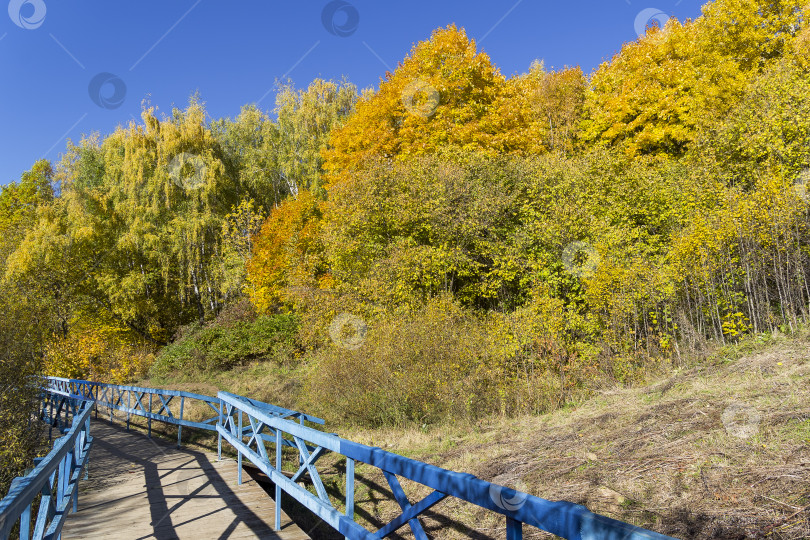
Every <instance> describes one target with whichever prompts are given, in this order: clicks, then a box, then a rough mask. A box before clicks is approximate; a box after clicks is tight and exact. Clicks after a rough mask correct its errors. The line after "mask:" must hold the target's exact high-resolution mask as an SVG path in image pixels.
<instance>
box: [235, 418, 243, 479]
mask: <svg viewBox="0 0 810 540" xmlns="http://www.w3.org/2000/svg"><path fill="white" fill-rule="evenodd" d="M244 439H245V437H244V435H242V411H239V440H240V441H243V440H244ZM236 483H237V485H240V486H241V485H242V452H241V451H238V452H236Z"/></svg>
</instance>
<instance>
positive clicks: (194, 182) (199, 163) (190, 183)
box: [169, 152, 208, 191]
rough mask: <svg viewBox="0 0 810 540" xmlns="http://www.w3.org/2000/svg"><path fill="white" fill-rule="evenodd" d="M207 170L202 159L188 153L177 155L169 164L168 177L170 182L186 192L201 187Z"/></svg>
mask: <svg viewBox="0 0 810 540" xmlns="http://www.w3.org/2000/svg"><path fill="white" fill-rule="evenodd" d="M207 170H208V167H206V165H205V161H204V160H203V158H201V157H200V156H198V155H197V154H191V153H189V152H182V153H180V154H177V155H176V156H174V157H173V158H172V160H171V161H170V162H169V176H170V177H171V179H172V181H173V182H174V183H175V184H177V186H179V187H181V188H183V189H185V190H188V191H190V190H194V189H199V188H201V187H202V186H203V184H204V183H205V173H206V171H207Z"/></svg>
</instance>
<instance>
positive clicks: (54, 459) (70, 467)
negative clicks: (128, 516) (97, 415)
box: [0, 397, 93, 540]
mask: <svg viewBox="0 0 810 540" xmlns="http://www.w3.org/2000/svg"><path fill="white" fill-rule="evenodd" d="M57 401H59V402H61V404H60V405H56V402H57ZM51 404H52V405H55V406H57V407H58V409H57V410H56V411H54V410H51V411H50V412H49V415H48V416H49V418H50V420H51V425H55V426H57V427H62V426H66V425H67V424H69V423H70V424H72V427H70V428H69V429H67V430H66V431H67V432H66V433H65V435H64V436H63V437H60V438H58V439H57V440H56V441H54V445H53V449H52V450H51V451H50V452H49V453H48V455H47V456H46V457H44V458H43V459H41V460H36V461H37V465H36V466H35V467H34V470H33V471H31V472H30V473H28V474H27V475H25V476H23V477H18V478H15V479H14V481H13V482H12V483H11V488H10V489H9V492H8V495H7V496H6V497H5V498H3V500H2V501H0V538H4V539H5V538H8V537H9V535H10V534H11V532H12V529H14V527H15V525H18V526H19V528H18V533H19V537H20V538H21V539H23V540H28V538H35V539H43V538H44V539H48V540H51V539H56V538H59V534H60V532H61V531H62V527H63V526H64V524H65V518H66V517H67V514H68V512H69V511H70V510H71V507H72V510H73V511H74V512H75V511H76V510H77V505H78V482H79V477H80V476H81V474H82V471H83V470H84V468H85V465H86V464H87V457H88V453H89V451H90V446H91V445H92V442H93V439H92V437H90V413H91V412H92V402H89V401H84V400H77V399H74V398H68V397H65V399H59V400H54V401H51ZM62 413H64V414H65V416H66V417H68V416H69V415H71V414H73V419H72V422H70V420H69V418H65V420H64V421H63V420H62ZM37 495H41V498H40V499H39V505H38V507H37V508H36V510H34V505H35V500H36V497H37ZM71 502H72V505H71ZM32 517H33V520H32Z"/></svg>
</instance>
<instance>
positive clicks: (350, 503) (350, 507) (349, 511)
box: [346, 457, 354, 539]
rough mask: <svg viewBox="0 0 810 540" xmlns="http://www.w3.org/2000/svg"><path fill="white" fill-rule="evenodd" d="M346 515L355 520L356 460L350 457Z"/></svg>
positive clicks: (348, 460) (347, 464) (347, 468)
mask: <svg viewBox="0 0 810 540" xmlns="http://www.w3.org/2000/svg"><path fill="white" fill-rule="evenodd" d="M346 517H347V518H349V519H350V520H352V521H354V460H353V459H352V458H350V457H347V458H346ZM346 538H347V539H348V538H349V537H348V536H347V537H346Z"/></svg>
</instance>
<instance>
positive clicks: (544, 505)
mask: <svg viewBox="0 0 810 540" xmlns="http://www.w3.org/2000/svg"><path fill="white" fill-rule="evenodd" d="M217 396H218V397H219V399H220V401H221V402H222V405H223V414H222V418H221V421H220V423H219V424H217V432H218V433H219V436H220V438H221V439H224V440H225V441H227V442H228V443H229V444H230V445H231V446H233V447H234V448H235V449H236V450H237V452H238V456H239V462H240V465H241V460H242V456H245V457H246V458H248V459H249V460H250V461H251V462H252V463H253V464H254V465H255V466H256V467H257V468H258V469H259V470H261V471H262V472H263V473H264V474H266V475H267V476H268V477H269V478H270V479H271V480H272V481H273V483H274V484H275V486H276V494H275V495H276V500H277V501H278V500H280V499H281V491H282V490H283V491H285V492H286V493H287V494H289V495H290V496H292V497H293V498H294V499H296V500H297V501H298V502H300V503H301V504H302V505H304V506H305V507H306V508H308V509H309V510H310V511H311V512H313V513H314V514H315V515H317V516H318V517H319V518H321V519H322V520H323V521H325V522H326V523H328V524H329V525H331V526H332V527H333V528H335V529H336V530H338V531H339V532H340V533H341V534H343V535H344V536H345V537H346V538H350V539H366V538H368V539H371V538H384V537H385V536H387V535H389V534H391V533H393V532H395V531H396V530H398V529H400V528H401V527H403V526H405V525H408V526H409V527H410V529H411V531H412V533H413V535H414V537H415V538H417V540H427V535H426V533H425V531H424V529H423V528H422V525H421V523H420V522H419V520H418V519H417V517H418V516H420V515H422V514H424V513H425V512H426V511H428V510H430V509H431V508H432V507H433V506H435V505H436V504H438V503H439V502H441V501H442V500H444V499H445V498H447V497H453V498H456V499H460V500H462V501H466V502H468V503H471V504H474V505H477V506H479V507H481V508H485V509H487V510H490V511H492V512H496V513H498V514H502V515H504V516H506V536H507V539H508V540H518V539H520V538H522V537H523V524H527V525H531V526H534V527H537V528H538V529H540V530H543V531H547V532H550V533H553V534H556V535H557V536H561V537H563V538H568V539H571V540H597V539H600V540H638V539H642V538H647V539H665V538H670V537H668V536H664V535H661V534H658V533H654V532H652V531H648V530H646V529H642V528H640V527H636V526H634V525H630V524H628V523H623V522H621V521H617V520H614V519H611V518H608V517H605V516H601V515H599V514H594V513H593V512H591V511H589V510H588V509H587V508H585V507H584V506H580V505H576V504H573V503H570V502H565V501H557V502H554V501H547V500H545V499H541V498H539V497H535V496H533V495H529V494H527V493H521V492H519V491H515V490H513V489H510V488H507V487H504V486H499V485H497V484H492V483H490V482H486V481H484V480H481V479H480V478H477V477H475V476H473V475H471V474H464V473H458V472H453V471H449V470H447V469H442V468H440V467H436V466H433V465H428V464H426V463H423V462H420V461H416V460H413V459H410V458H406V457H403V456H400V455H397V454H393V453H391V452H387V451H385V450H382V449H380V448H373V447H370V446H366V445H363V444H358V443H355V442H352V441H348V440H346V439H342V438H340V437H338V436H336V435H332V434H327V433H323V432H321V431H317V430H315V429H312V428H309V427H306V426H302V425H299V424H296V423H295V422H290V421H288V420H285V419H283V418H279V417H278V416H273V415H270V414H267V412H266V411H265V410H263V409H262V408H260V407H257V406H256V405H255V404H253V403H251V402H250V400H248V399H246V398H244V397H242V396H236V395H234V394H229V393H227V392H219V393H218V394H217ZM267 442H270V443H272V444H275V448H274V449H272V450H271V451H268V450H267V447H266V443H267ZM286 446H291V447H294V448H296V449H297V450H298V454H297V455H296V456H295V457H294V458H293V464H292V470H290V471H289V472H290V473H291V476H289V477H288V475H287V474H285V472H284V459H283V458H284V452H283V448H284V447H286ZM219 447H220V452H221V441H220V444H219ZM326 452H333V453H336V454H340V455H342V456H344V457H345V458H346V482H345V488H344V489H345V491H344V493H345V497H344V500H343V505H342V506H343V507H344V511H343V512H342V513H341V512H340V511H338V509H337V508H336V507H335V505H334V504H333V503H332V501H331V499H330V497H329V495H328V494H327V492H326V489H325V487H324V484H323V482H322V480H321V478H320V475H319V473H318V470H317V468H316V463H317V461H318V459H319V458H320V457H322V456H323V455H325V454H326ZM288 460H289V456H288ZM358 462H359V463H365V464H368V465H371V466H373V467H376V468H378V469H380V470H381V471H382V473H383V475H384V476H385V478H386V480H387V482H388V485H389V487H390V488H391V491H392V493H393V495H394V499H395V500H396V502H397V503H398V504H399V506H400V509H401V513H400V514H399V516H397V517H396V518H394V519H393V520H391V521H390V522H388V523H387V524H386V525H385V526H383V527H382V528H380V529H379V530H377V531H374V532H372V531H368V530H367V529H365V528H364V527H362V526H361V525H360V524H358V523H356V522H355V520H354V513H355V512H354V510H355V501H354V483H355V466H356V463H358ZM288 468H290V464H289V463H288ZM238 470H239V471H241V466H240V467H238ZM293 470H294V471H295V472H293ZM305 474H306V475H308V476H309V480H310V482H311V483H312V486H313V487H314V490H315V493H312V492H311V491H309V490H308V489H306V488H304V487H302V486H300V485H299V484H297V483H296V481H300V479H302V477H303V476H304V475H305ZM399 477H401V478H406V479H408V480H411V481H414V482H417V483H419V484H422V485H423V486H426V487H428V488H431V489H432V490H433V491H432V492H431V493H430V494H428V495H427V496H426V497H424V498H422V499H421V500H420V501H419V502H417V503H415V504H412V503H410V502H409V499H408V497H407V496H406V494H405V492H404V490H403V489H402V486H401V484H400V481H399ZM238 482H240V483H241V473H239V478H238ZM280 519H281V509H280V508H279V506H276V515H275V527H276V529H278V528H279V527H280V523H281V521H280Z"/></svg>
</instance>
